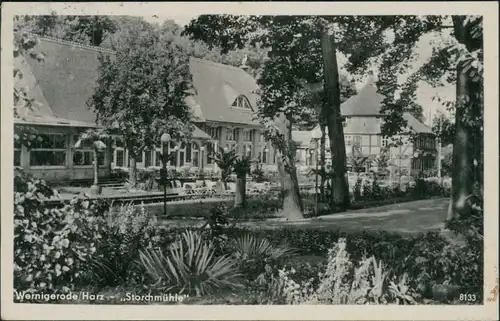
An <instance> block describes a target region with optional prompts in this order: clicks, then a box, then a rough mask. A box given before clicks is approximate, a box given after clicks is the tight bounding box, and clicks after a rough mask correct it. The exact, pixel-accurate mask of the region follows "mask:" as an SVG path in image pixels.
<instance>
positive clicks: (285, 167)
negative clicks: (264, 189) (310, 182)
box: [275, 114, 304, 220]
mask: <svg viewBox="0 0 500 321" xmlns="http://www.w3.org/2000/svg"><path fill="white" fill-rule="evenodd" d="M277 125H278V128H279V132H280V133H281V134H282V135H283V136H284V146H275V148H276V151H277V152H278V155H277V157H276V162H277V165H278V172H279V174H280V178H281V188H282V191H283V214H284V216H285V217H286V218H288V219H289V220H296V219H301V218H303V217H304V216H303V214H302V200H301V197H300V189H299V181H298V178H297V170H296V167H295V146H294V142H293V140H292V120H291V116H290V117H286V116H285V115H283V114H282V115H280V116H279V119H278V120H277Z"/></svg>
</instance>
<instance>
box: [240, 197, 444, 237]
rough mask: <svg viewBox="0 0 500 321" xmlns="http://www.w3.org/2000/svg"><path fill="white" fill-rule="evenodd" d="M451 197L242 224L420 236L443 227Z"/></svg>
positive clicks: (257, 226)
mask: <svg viewBox="0 0 500 321" xmlns="http://www.w3.org/2000/svg"><path fill="white" fill-rule="evenodd" d="M448 200H449V199H448V198H435V199H426V200H419V201H413V202H405V203H399V204H391V205H385V206H380V207H373V208H365V209H361V210H352V211H347V212H345V213H338V214H330V215H324V216H321V217H318V218H309V219H302V220H298V221H285V220H282V219H275V220H266V221H254V222H244V223H241V224H242V225H244V226H248V227H252V228H253V227H256V228H278V227H287V228H288V227H297V228H314V229H330V230H340V231H342V232H355V231H358V232H359V231H387V232H399V233H418V232H426V231H431V230H440V229H442V228H443V227H444V221H445V219H446V211H447V209H448Z"/></svg>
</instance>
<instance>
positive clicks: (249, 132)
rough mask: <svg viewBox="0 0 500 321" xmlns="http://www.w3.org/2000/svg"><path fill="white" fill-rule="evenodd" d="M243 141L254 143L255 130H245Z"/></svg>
mask: <svg viewBox="0 0 500 321" xmlns="http://www.w3.org/2000/svg"><path fill="white" fill-rule="evenodd" d="M243 140H244V141H246V142H251V141H253V129H244V130H243Z"/></svg>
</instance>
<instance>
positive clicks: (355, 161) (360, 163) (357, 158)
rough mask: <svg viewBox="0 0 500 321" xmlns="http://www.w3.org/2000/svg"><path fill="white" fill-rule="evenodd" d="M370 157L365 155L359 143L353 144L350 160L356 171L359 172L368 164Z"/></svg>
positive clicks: (353, 169)
mask: <svg viewBox="0 0 500 321" xmlns="http://www.w3.org/2000/svg"><path fill="white" fill-rule="evenodd" d="M367 161H368V157H367V156H365V155H363V152H362V151H361V147H360V145H359V144H358V143H355V144H353V145H352V152H351V155H349V159H348V162H349V164H350V165H351V168H352V171H353V172H354V173H359V172H360V171H361V170H362V169H363V168H364V167H365V165H366V162H367Z"/></svg>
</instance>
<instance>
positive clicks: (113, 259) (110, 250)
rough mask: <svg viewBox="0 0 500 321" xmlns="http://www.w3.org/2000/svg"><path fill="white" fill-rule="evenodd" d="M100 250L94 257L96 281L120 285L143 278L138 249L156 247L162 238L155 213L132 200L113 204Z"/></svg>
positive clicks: (104, 226) (107, 215)
mask: <svg viewBox="0 0 500 321" xmlns="http://www.w3.org/2000/svg"><path fill="white" fill-rule="evenodd" d="M101 235H102V238H101V239H100V242H99V245H98V248H97V254H98V255H96V257H95V259H94V261H93V264H92V266H93V273H94V277H93V280H92V281H93V282H95V283H96V284H98V285H101V286H116V285H119V284H122V283H125V282H131V281H132V282H137V283H140V282H141V280H142V273H141V271H140V270H138V266H137V265H136V264H135V261H137V259H138V251H139V249H143V248H150V247H156V246H157V245H158V243H159V242H160V240H161V239H160V228H159V227H158V223H157V219H156V217H155V216H151V215H149V214H148V212H147V211H146V209H145V208H144V206H141V207H139V208H137V207H136V206H134V205H132V204H124V205H121V206H119V207H111V208H110V209H109V210H108V211H107V213H106V215H105V224H104V225H103V226H102V228H101Z"/></svg>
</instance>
